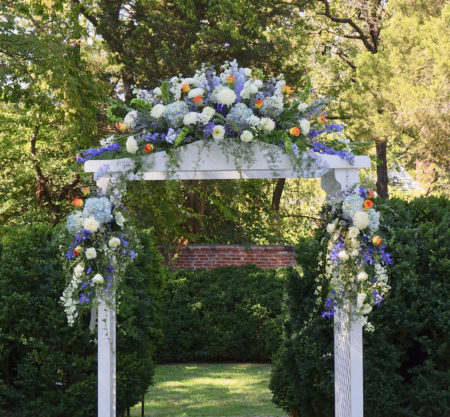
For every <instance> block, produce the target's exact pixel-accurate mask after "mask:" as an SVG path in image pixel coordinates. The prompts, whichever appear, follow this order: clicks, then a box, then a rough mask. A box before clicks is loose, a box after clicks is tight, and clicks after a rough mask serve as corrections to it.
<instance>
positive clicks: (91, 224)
mask: <svg viewBox="0 0 450 417" xmlns="http://www.w3.org/2000/svg"><path fill="white" fill-rule="evenodd" d="M99 228H100V223H99V222H98V221H97V220H95V217H93V216H91V217H88V218H87V219H86V220H85V221H84V223H83V229H86V230H89V231H90V232H91V233H95V232H96V231H97V230H98V229H99Z"/></svg>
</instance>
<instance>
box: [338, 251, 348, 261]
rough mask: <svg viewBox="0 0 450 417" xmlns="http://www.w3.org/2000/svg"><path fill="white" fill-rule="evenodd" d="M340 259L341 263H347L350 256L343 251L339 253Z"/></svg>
mask: <svg viewBox="0 0 450 417" xmlns="http://www.w3.org/2000/svg"><path fill="white" fill-rule="evenodd" d="M338 258H339V259H340V260H341V261H344V262H345V261H347V260H348V258H349V256H348V253H347V252H346V251H345V250H341V251H340V252H339V253H338Z"/></svg>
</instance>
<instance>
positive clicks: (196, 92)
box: [188, 88, 205, 98]
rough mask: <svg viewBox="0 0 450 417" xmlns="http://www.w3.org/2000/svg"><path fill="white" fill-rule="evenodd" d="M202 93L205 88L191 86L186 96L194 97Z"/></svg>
mask: <svg viewBox="0 0 450 417" xmlns="http://www.w3.org/2000/svg"><path fill="white" fill-rule="evenodd" d="M204 93H205V90H203V88H193V89H192V90H190V91H189V94H188V97H189V98H194V97H197V96H203V94H204Z"/></svg>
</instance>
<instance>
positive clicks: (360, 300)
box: [357, 292, 367, 310]
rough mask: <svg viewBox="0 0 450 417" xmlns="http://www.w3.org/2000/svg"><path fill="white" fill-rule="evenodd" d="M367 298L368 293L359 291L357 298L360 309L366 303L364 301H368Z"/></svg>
mask: <svg viewBox="0 0 450 417" xmlns="http://www.w3.org/2000/svg"><path fill="white" fill-rule="evenodd" d="M366 298H367V294H366V293H364V292H360V293H358V298H357V306H358V310H360V309H361V307H362V306H363V304H364V301H366Z"/></svg>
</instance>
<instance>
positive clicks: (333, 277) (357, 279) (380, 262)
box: [318, 187, 392, 330]
mask: <svg viewBox="0 0 450 417" xmlns="http://www.w3.org/2000/svg"><path fill="white" fill-rule="evenodd" d="M374 196H375V193H374V191H373V190H372V189H365V188H364V187H360V189H359V193H357V194H355V193H352V194H350V195H347V196H346V197H345V198H344V199H343V201H341V202H340V203H338V204H334V205H330V206H329V207H328V209H327V210H326V219H327V222H328V224H327V226H326V232H327V236H328V242H326V251H325V253H324V255H325V263H324V262H323V261H320V262H319V267H321V268H322V267H323V266H324V273H323V274H322V278H325V280H326V282H327V284H328V289H329V294H328V297H327V301H326V305H325V311H324V312H323V313H322V316H323V317H333V315H334V313H335V312H336V307H341V308H342V307H343V305H344V304H345V303H348V305H349V306H351V307H350V308H351V310H350V315H351V317H353V319H355V318H357V319H358V320H360V321H361V322H362V323H363V325H365V327H366V328H367V329H368V330H372V329H373V326H372V325H371V324H370V323H369V322H368V320H367V315H368V314H369V313H370V312H371V311H372V309H373V306H377V305H379V304H380V303H381V302H382V301H383V299H384V297H385V296H386V294H387V292H388V291H389V289H390V287H389V284H388V275H387V265H391V264H392V258H391V255H390V254H389V253H388V252H387V251H386V246H385V245H384V244H383V239H382V238H381V237H380V236H379V235H377V231H378V228H379V225H380V214H379V213H378V212H377V211H376V210H375V209H374V200H373V199H374ZM321 289H322V288H321V287H319V288H318V292H319V291H320V290H321Z"/></svg>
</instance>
